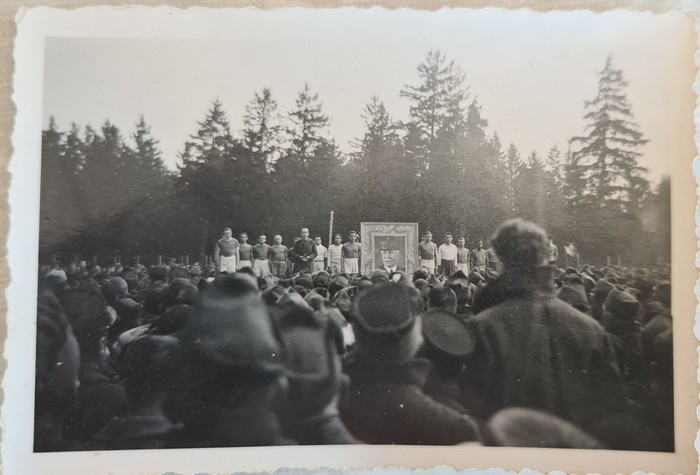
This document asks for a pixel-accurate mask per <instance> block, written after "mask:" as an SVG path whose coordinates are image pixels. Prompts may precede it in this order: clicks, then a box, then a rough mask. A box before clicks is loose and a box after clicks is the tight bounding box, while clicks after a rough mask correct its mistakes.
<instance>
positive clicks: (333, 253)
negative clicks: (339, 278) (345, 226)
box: [328, 234, 343, 274]
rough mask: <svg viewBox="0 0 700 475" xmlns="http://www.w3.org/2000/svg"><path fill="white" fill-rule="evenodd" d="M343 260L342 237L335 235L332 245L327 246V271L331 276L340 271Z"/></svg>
mask: <svg viewBox="0 0 700 475" xmlns="http://www.w3.org/2000/svg"><path fill="white" fill-rule="evenodd" d="M342 260H343V237H342V236H341V235H340V234H336V235H335V237H334V238H333V243H332V244H330V245H329V246H328V270H329V271H330V272H331V274H337V273H338V272H340V271H341V270H342V267H341V262H342Z"/></svg>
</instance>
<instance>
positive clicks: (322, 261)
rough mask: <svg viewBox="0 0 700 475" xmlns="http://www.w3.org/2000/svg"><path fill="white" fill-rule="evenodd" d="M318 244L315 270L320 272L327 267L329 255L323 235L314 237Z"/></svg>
mask: <svg viewBox="0 0 700 475" xmlns="http://www.w3.org/2000/svg"><path fill="white" fill-rule="evenodd" d="M314 244H315V245H316V257H315V258H314V272H318V271H320V270H323V269H325V268H326V258H327V257H328V249H326V246H324V245H323V242H322V241H321V236H316V237H315V238H314Z"/></svg>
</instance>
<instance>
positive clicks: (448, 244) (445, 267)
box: [438, 233, 457, 276]
mask: <svg viewBox="0 0 700 475" xmlns="http://www.w3.org/2000/svg"><path fill="white" fill-rule="evenodd" d="M438 254H439V255H440V270H441V271H442V275H447V276H449V275H452V274H454V272H455V269H456V267H457V246H455V245H454V244H452V234H451V233H445V243H444V244H442V245H441V246H440V247H439V248H438Z"/></svg>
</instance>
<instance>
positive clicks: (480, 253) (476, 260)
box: [469, 240, 489, 272]
mask: <svg viewBox="0 0 700 475" xmlns="http://www.w3.org/2000/svg"><path fill="white" fill-rule="evenodd" d="M469 258H470V261H471V265H472V269H476V270H478V271H479V272H484V271H485V270H486V268H487V267H488V265H489V255H488V253H487V252H486V249H484V241H481V240H479V242H477V243H476V249H472V252H471V253H470V254H469Z"/></svg>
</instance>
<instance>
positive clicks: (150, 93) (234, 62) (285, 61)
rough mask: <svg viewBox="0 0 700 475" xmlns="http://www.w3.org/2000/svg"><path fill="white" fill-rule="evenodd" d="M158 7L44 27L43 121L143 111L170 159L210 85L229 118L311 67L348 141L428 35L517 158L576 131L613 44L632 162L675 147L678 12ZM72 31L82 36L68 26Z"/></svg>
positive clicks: (399, 107) (683, 27)
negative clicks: (629, 116) (623, 86)
mask: <svg viewBox="0 0 700 475" xmlns="http://www.w3.org/2000/svg"><path fill="white" fill-rule="evenodd" d="M158 12H160V13H158ZM163 13H165V12H164V10H162V9H161V10H159V11H153V12H152V13H149V14H147V15H140V16H139V21H138V22H134V21H132V20H133V15H132V18H130V16H129V12H128V9H127V11H124V10H122V11H119V12H118V13H115V11H114V10H112V13H110V14H109V15H98V16H97V18H94V17H91V18H90V21H89V22H87V21H85V22H83V23H81V24H78V25H77V26H76V27H74V28H72V29H70V30H69V31H66V32H65V33H64V36H67V37H62V38H57V37H52V38H48V39H47V41H46V50H45V54H46V61H45V71H44V73H45V86H44V94H45V95H44V125H45V126H46V124H48V119H49V117H50V116H54V117H55V118H56V120H57V122H58V126H59V128H61V129H68V128H69V127H70V124H71V122H76V123H77V124H79V125H85V124H88V123H89V124H91V125H93V126H99V125H101V124H102V123H103V122H104V121H105V119H109V120H110V121H112V122H113V123H115V124H116V125H117V126H118V127H119V128H120V129H121V130H122V132H123V133H124V134H125V135H128V134H130V133H131V132H132V131H133V128H134V123H135V122H136V120H137V119H138V117H139V115H140V114H144V116H145V118H146V121H147V122H148V123H149V124H150V125H151V126H152V133H153V135H154V136H155V137H156V138H158V139H159V140H160V142H161V149H162V151H163V157H164V159H165V161H166V163H167V164H168V166H169V167H171V168H175V165H176V163H177V158H176V156H177V152H178V151H180V150H182V149H183V144H184V142H185V140H187V138H188V136H189V134H192V133H194V132H195V131H196V130H197V124H196V122H197V121H199V120H202V119H203V118H204V117H205V114H206V113H207V111H208V109H209V108H210V107H211V104H212V101H213V100H214V99H215V98H216V97H218V98H219V99H220V100H221V101H222V103H223V105H224V108H225V110H226V112H227V114H228V116H229V120H230V121H231V125H232V129H233V130H234V131H236V132H237V131H239V130H240V129H241V128H242V126H243V124H242V117H243V113H244V107H245V105H246V104H247V103H248V102H249V101H250V100H251V99H252V98H253V94H254V93H255V92H256V91H260V90H261V89H262V88H263V87H270V88H271V89H272V92H273V95H274V97H275V98H276V99H277V100H278V102H279V105H280V109H281V111H287V110H289V109H291V108H292V107H293V105H294V99H295V97H296V94H297V92H298V91H299V90H300V89H301V88H302V87H303V85H304V82H305V81H308V82H309V85H310V87H311V88H312V90H314V91H316V92H318V93H319V94H320V97H321V99H322V100H323V103H324V111H325V113H326V114H327V115H329V116H330V118H331V127H330V130H329V135H330V136H332V137H334V138H335V139H336V140H337V142H338V144H339V145H340V146H341V149H343V150H344V151H349V150H350V148H349V145H348V141H349V140H352V139H354V138H355V137H359V136H361V135H362V133H363V122H362V118H361V114H362V110H363V108H364V106H365V104H366V103H367V102H368V101H369V99H370V97H371V96H372V95H375V94H376V95H378V96H379V97H380V98H381V99H382V100H383V101H384V102H385V104H386V106H387V109H388V111H389V113H390V114H391V115H392V116H393V118H394V119H397V120H405V119H407V116H408V103H407V101H406V99H404V98H400V97H399V92H400V90H401V88H402V87H403V86H404V85H405V84H417V83H418V76H417V72H416V67H417V66H418V65H419V64H420V63H421V62H422V61H423V59H424V58H425V55H426V53H427V51H428V50H430V49H439V50H441V51H442V52H443V53H444V54H445V55H446V56H447V58H448V59H450V60H454V61H455V62H456V64H457V65H459V66H460V68H461V69H462V70H463V72H464V73H465V75H466V83H467V84H468V85H469V86H470V91H471V94H472V97H477V98H478V100H479V103H480V104H481V105H482V113H483V116H484V118H486V119H487V120H488V122H489V128H488V132H489V133H491V132H493V131H497V132H498V133H499V135H500V136H501V140H502V142H503V143H504V148H505V147H507V146H508V144H509V143H510V142H514V143H515V145H516V146H517V147H518V148H519V149H520V151H521V153H522V155H523V157H525V156H527V155H528V154H529V153H530V152H531V151H532V150H536V151H537V152H538V153H539V154H540V155H541V156H543V155H546V153H547V151H548V150H549V148H550V147H552V145H554V144H557V145H558V146H559V147H560V148H561V149H562V150H564V151H565V150H566V141H567V139H568V138H569V137H571V136H572V135H577V134H581V133H582V132H583V126H584V121H583V118H582V117H583V113H584V108H583V107H584V101H586V100H590V99H593V98H594V97H595V95H596V91H597V81H598V76H597V72H599V71H600V70H601V69H602V68H603V65H604V62H605V58H606V56H607V55H608V54H612V55H613V58H614V62H615V65H616V66H617V67H618V68H621V69H622V70H623V71H624V74H625V76H626V78H627V80H628V81H629V88H628V98H629V100H630V102H631V104H632V107H633V111H634V113H635V117H636V121H637V122H638V123H639V125H640V128H641V131H642V132H643V133H644V134H645V136H646V137H647V138H648V139H649V140H650V142H649V143H648V144H647V145H646V146H645V147H644V149H643V152H644V157H643V159H642V164H643V165H645V166H647V167H648V168H649V169H650V172H651V173H650V178H651V179H652V180H653V181H657V180H658V177H659V176H660V175H661V174H663V173H664V163H665V157H667V155H668V154H673V153H676V150H677V146H676V142H677V141H678V137H677V135H676V134H675V133H674V130H675V128H674V127H673V126H672V124H673V123H674V121H675V120H677V119H678V116H679V110H680V109H679V108H680V106H681V103H682V100H683V98H684V97H687V96H686V95H685V94H686V92H685V91H682V90H679V89H680V88H678V87H674V86H673V84H674V81H676V78H677V77H678V76H679V75H680V74H685V72H686V71H687V64H688V62H689V60H692V58H690V57H689V56H688V51H686V50H684V49H683V48H678V44H680V43H682V44H688V43H689V41H691V40H690V38H691V37H692V36H691V35H692V23H691V22H690V21H688V20H687V19H686V18H684V17H683V16H682V15H681V14H665V15H661V16H659V15H652V14H650V13H632V12H620V11H616V12H613V13H607V14H604V15H601V14H594V13H589V12H583V11H577V12H557V13H547V14H541V13H534V12H530V11H527V10H518V11H502V10H496V9H485V10H441V11H439V12H416V11H407V10H401V11H393V12H392V11H387V10H382V9H370V10H355V9H352V10H348V9H341V10H306V9H285V10H277V11H267V12H266V11H260V10H255V9H243V10H230V11H226V12H222V11H214V10H196V11H190V12H183V11H173V12H171V13H170V14H163ZM188 15H190V16H189V17H188ZM195 15H196V16H198V19H196V20H195V19H194V18H193V17H194V16H195ZM100 18H101V19H100ZM79 21H80V20H79ZM82 35H88V36H89V37H79V38H78V37H76V36H82ZM69 36H73V37H69ZM97 36H101V37H102V38H96V37H97ZM159 36H160V38H157V37H159ZM691 44H692V43H691Z"/></svg>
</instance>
